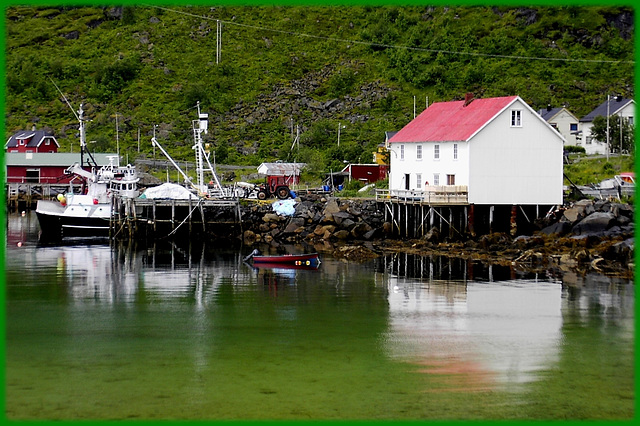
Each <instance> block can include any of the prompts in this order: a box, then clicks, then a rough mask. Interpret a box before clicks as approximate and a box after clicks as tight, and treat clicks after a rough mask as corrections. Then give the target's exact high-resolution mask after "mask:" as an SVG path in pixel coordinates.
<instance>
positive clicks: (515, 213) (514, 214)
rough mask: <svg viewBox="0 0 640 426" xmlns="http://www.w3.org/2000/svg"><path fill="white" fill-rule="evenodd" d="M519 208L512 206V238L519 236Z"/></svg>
mask: <svg viewBox="0 0 640 426" xmlns="http://www.w3.org/2000/svg"><path fill="white" fill-rule="evenodd" d="M517 218H518V206H511V221H510V233H511V236H512V237H515V236H516V235H517V234H518V222H517Z"/></svg>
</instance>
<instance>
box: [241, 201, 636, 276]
mask: <svg viewBox="0 0 640 426" xmlns="http://www.w3.org/2000/svg"><path fill="white" fill-rule="evenodd" d="M278 203H280V204H278ZM282 203H284V202H279V201H277V202H274V203H270V202H267V203H247V204H244V205H243V206H242V222H243V228H244V232H243V235H242V237H243V240H244V243H245V244H247V245H249V246H253V245H255V246H258V245H261V244H268V245H270V246H275V247H277V246H279V245H282V244H290V243H304V244H307V245H311V246H313V247H314V248H315V249H316V250H317V251H319V252H321V253H322V252H324V253H331V254H332V255H333V256H335V257H338V258H343V259H346V260H349V261H363V260H367V259H370V258H373V257H377V256H381V255H384V254H388V253H397V252H404V253H411V254H416V255H423V256H428V255H444V256H449V257H460V258H466V259H471V260H477V261H484V262H490V263H494V264H509V265H514V266H516V267H517V268H518V269H522V270H529V271H530V270H549V269H550V268H558V269H560V270H565V271H573V272H577V273H588V272H597V273H602V274H607V275H615V276H620V277H628V278H632V277H633V275H634V229H635V227H634V220H633V214H634V209H633V206H631V205H629V204H623V203H617V202H613V201H608V200H596V201H593V200H581V201H578V202H576V203H574V204H572V205H571V206H567V207H563V208H561V209H558V210H557V211H555V212H553V213H552V214H551V215H549V216H548V217H546V218H544V219H541V220H538V221H537V222H536V226H537V230H536V231H535V232H534V233H533V235H520V236H516V237H512V236H511V235H509V234H506V233H493V234H488V235H480V236H477V237H472V236H470V235H465V236H462V237H460V236H458V238H456V239H451V238H448V237H442V236H440V235H438V233H437V231H435V230H432V231H431V232H428V233H427V234H426V235H425V236H424V237H422V238H420V239H412V240H406V239H396V238H393V237H392V236H391V230H392V224H391V223H389V222H385V220H384V212H383V211H382V210H381V208H380V205H379V203H378V202H376V201H375V200H371V199H343V198H336V197H326V198H325V197H323V196H320V195H305V196H302V197H300V198H297V199H296V200H295V202H294V201H293V200H289V203H288V205H286V206H283V204H282ZM278 205H279V206H280V207H288V208H289V211H287V212H286V213H283V212H282V209H278V208H277V206H278ZM434 231H435V232H434Z"/></svg>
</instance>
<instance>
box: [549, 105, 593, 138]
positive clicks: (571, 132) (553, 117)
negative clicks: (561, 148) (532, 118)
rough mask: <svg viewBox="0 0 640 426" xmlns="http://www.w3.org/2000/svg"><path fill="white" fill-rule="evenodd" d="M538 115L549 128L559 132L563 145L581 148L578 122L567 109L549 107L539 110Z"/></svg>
mask: <svg viewBox="0 0 640 426" xmlns="http://www.w3.org/2000/svg"><path fill="white" fill-rule="evenodd" d="M539 114H540V116H541V117H542V118H544V120H545V121H546V122H547V123H549V124H550V125H551V127H553V128H554V129H556V130H557V131H558V132H560V134H561V135H562V137H563V138H564V140H565V143H564V144H565V145H573V146H582V142H583V140H582V136H581V134H580V133H579V131H580V129H579V128H578V125H579V121H580V120H578V117H576V116H575V115H573V114H572V113H571V112H570V111H569V110H568V109H566V108H564V107H563V108H551V105H549V106H548V107H547V108H545V109H542V110H540V111H539Z"/></svg>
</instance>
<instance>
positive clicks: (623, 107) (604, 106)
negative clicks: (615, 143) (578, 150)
mask: <svg viewBox="0 0 640 426" xmlns="http://www.w3.org/2000/svg"><path fill="white" fill-rule="evenodd" d="M635 110H636V103H635V102H634V101H633V99H625V98H623V97H621V96H612V97H609V98H608V99H607V100H606V101H604V102H603V103H601V104H600V105H598V107H597V108H596V109H594V110H593V111H591V112H590V113H589V114H587V115H585V116H584V117H582V118H581V119H580V124H581V127H582V129H581V130H582V135H583V139H584V140H583V142H584V144H583V145H582V146H584V149H585V151H586V153H587V154H606V147H607V141H606V140H604V141H599V140H597V139H595V138H594V137H593V136H592V135H591V128H592V127H593V119H594V118H596V117H598V116H602V117H605V118H606V117H607V115H608V116H609V117H611V116H612V115H616V116H618V117H622V118H623V119H625V120H628V121H629V124H630V125H632V126H634V125H635V123H634V117H635ZM609 138H610V141H609V142H610V143H611V140H616V139H617V138H619V136H618V135H613V134H612V135H609Z"/></svg>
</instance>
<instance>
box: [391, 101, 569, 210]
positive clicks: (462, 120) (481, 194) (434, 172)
mask: <svg viewBox="0 0 640 426" xmlns="http://www.w3.org/2000/svg"><path fill="white" fill-rule="evenodd" d="M563 143H564V138H563V137H562V135H561V134H560V133H558V132H557V131H556V130H555V129H554V128H553V127H552V126H551V125H550V124H549V123H547V122H546V121H545V120H544V119H543V118H542V117H540V115H539V114H538V113H537V112H536V111H534V110H533V109H532V108H531V107H530V106H529V105H527V103H526V102H524V101H523V100H522V99H521V98H520V97H519V96H507V97H498V98H487V99H473V98H472V97H471V96H469V95H467V98H466V99H465V100H464V101H453V102H438V103H434V104H432V105H431V106H429V108H427V109H426V110H424V111H423V112H422V113H421V114H420V115H419V116H417V117H416V118H415V119H414V120H413V121H411V122H410V123H409V124H407V125H406V126H405V127H404V128H402V129H401V130H400V131H399V132H398V133H396V134H395V135H394V136H393V137H392V138H390V139H389V141H388V145H389V149H390V150H391V152H392V154H391V155H390V169H391V171H390V174H389V190H390V191H391V194H393V193H394V191H396V192H402V191H430V190H434V188H437V189H438V190H445V191H446V189H447V187H457V189H458V190H459V189H460V188H464V189H466V192H467V203H468V204H472V205H473V204H479V205H480V204H486V205H512V206H515V205H558V204H562V201H563V193H562V185H563V163H562V155H563V154H562V152H563Z"/></svg>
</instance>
